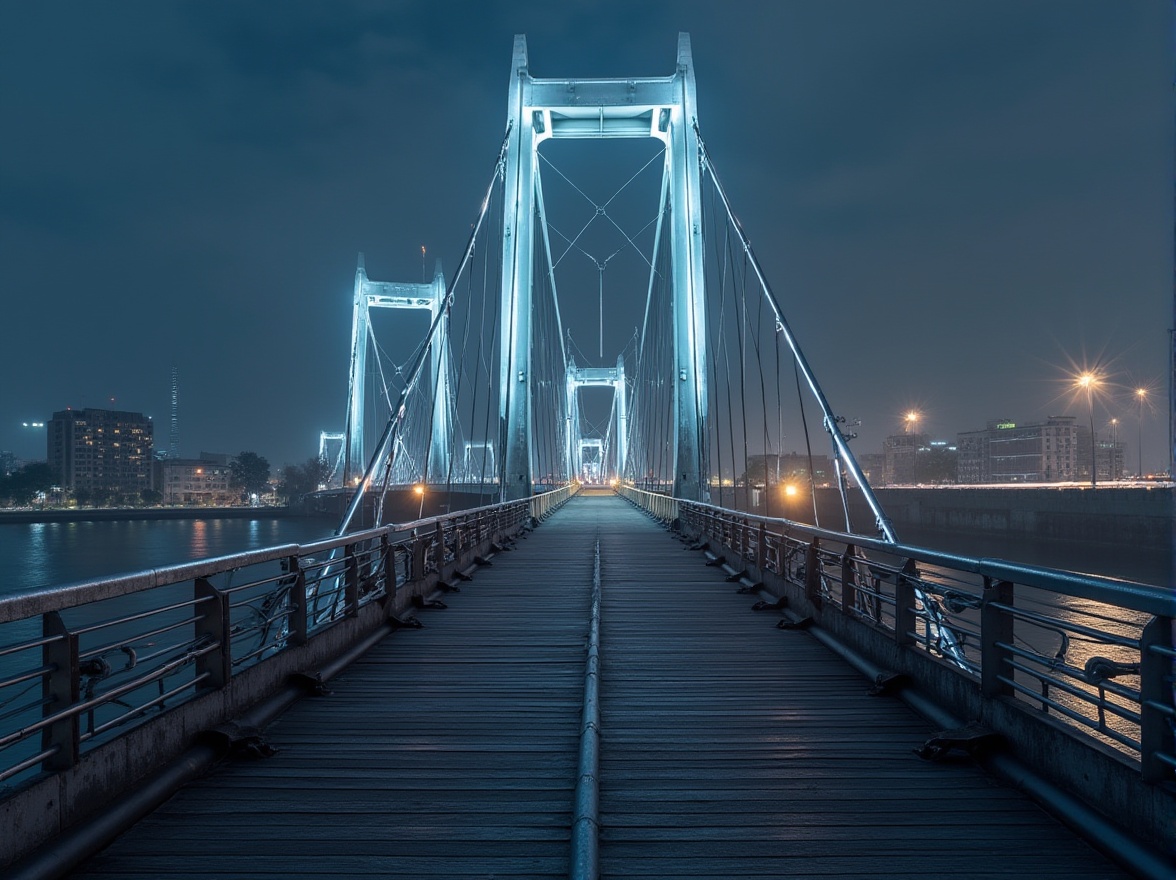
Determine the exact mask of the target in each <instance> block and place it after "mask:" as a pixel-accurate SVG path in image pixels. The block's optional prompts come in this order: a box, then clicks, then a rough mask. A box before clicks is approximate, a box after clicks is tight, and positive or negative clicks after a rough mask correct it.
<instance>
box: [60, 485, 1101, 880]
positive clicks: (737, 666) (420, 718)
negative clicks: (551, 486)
mask: <svg viewBox="0 0 1176 880" xmlns="http://www.w3.org/2000/svg"><path fill="white" fill-rule="evenodd" d="M597 538H599V540H600V546H601V557H602V593H603V597H604V601H603V611H602V639H601V651H602V658H603V662H602V681H601V703H602V730H603V747H602V758H601V768H600V770H601V783H600V788H601V826H602V831H601V857H602V867H603V876H605V877H624V876H641V877H665V878H677V877H682V878H687V877H688V878H694V877H713V878H737V877H846V878H848V877H864V876H874V877H877V876H893V877H952V878H953V880H965V878H993V877H1007V876H1031V877H1037V878H1053V877H1056V878H1063V877H1064V878H1072V877H1118V876H1122V875H1121V874H1120V873H1119V872H1118V871H1117V870H1116V869H1115V868H1114V867H1113V866H1111V865H1110V864H1109V863H1108V862H1107V861H1106V860H1105V859H1103V858H1102V857H1101V856H1100V855H1098V854H1097V853H1096V852H1095V851H1093V850H1092V849H1091V848H1090V847H1089V846H1087V845H1086V844H1085V843H1083V842H1082V841H1080V840H1078V839H1077V838H1075V837H1074V836H1073V835H1071V834H1070V833H1069V832H1068V831H1066V830H1065V829H1064V828H1062V827H1061V826H1060V825H1059V824H1058V823H1056V822H1055V821H1053V820H1052V819H1051V818H1049V817H1048V816H1047V815H1045V814H1044V813H1043V812H1042V811H1041V810H1040V809H1039V808H1038V807H1036V806H1035V805H1034V804H1032V803H1031V802H1029V801H1028V800H1026V799H1025V798H1023V797H1022V796H1021V795H1019V794H1018V793H1017V792H1015V791H1012V790H1011V789H1008V788H1005V787H1003V786H1001V785H1000V784H998V783H996V782H994V781H993V780H991V779H989V778H988V777H986V776H985V775H984V774H983V773H981V772H980V771H979V770H977V769H975V768H974V767H972V766H970V765H966V764H929V763H925V762H923V761H921V760H920V759H919V758H917V757H916V756H915V755H914V753H913V749H914V748H915V747H917V746H918V745H919V744H921V743H922V742H923V741H924V740H925V739H926V738H927V735H928V733H929V732H930V728H929V727H928V726H927V725H926V724H925V723H924V722H922V721H921V720H920V719H919V718H918V717H917V716H915V715H914V714H912V713H911V712H910V711H909V710H908V709H907V708H906V707H905V706H904V705H903V704H901V703H899V702H897V701H894V700H890V699H887V698H879V697H870V696H867V695H866V683H865V682H864V681H863V680H862V679H861V677H860V676H859V675H857V674H856V673H855V672H854V671H853V670H851V669H850V668H849V667H847V666H845V665H844V664H843V663H842V662H841V661H840V660H839V659H837V658H836V657H834V656H833V655H832V654H831V653H830V652H828V651H827V650H826V649H825V648H823V647H822V646H820V645H819V644H818V643H817V642H816V641H815V640H813V639H812V638H811V637H810V636H807V635H806V634H804V633H803V632H782V631H780V630H777V629H775V627H774V626H773V624H774V623H775V620H776V618H775V616H774V615H771V614H768V615H763V614H755V613H753V612H751V611H750V606H751V604H752V602H751V599H750V598H749V597H748V596H741V595H737V594H736V593H735V591H734V588H733V587H732V586H731V585H730V584H727V583H725V582H724V581H723V579H722V577H721V576H720V574H719V573H718V572H717V571H716V570H715V569H713V568H706V567H704V566H703V565H702V560H701V557H700V555H699V554H697V553H688V552H684V551H683V547H682V545H681V544H679V543H677V542H675V541H673V540H671V539H670V538H669V537H668V536H666V535H665V534H663V533H662V532H661V531H660V529H659V528H658V527H657V526H656V525H655V524H653V523H652V522H651V521H650V520H648V519H646V518H645V517H644V516H643V515H642V514H640V513H639V512H638V511H637V510H635V509H634V508H632V507H630V506H629V505H628V504H627V503H626V502H624V501H622V500H620V499H618V498H610V497H603V498H602V497H591V498H576V499H574V500H573V501H572V502H570V503H569V504H568V506H567V507H565V508H564V509H563V510H561V511H560V512H559V514H558V515H556V516H555V517H553V518H552V519H551V520H550V521H548V522H547V523H545V524H544V525H543V526H542V527H541V528H539V529H538V530H537V531H536V532H534V533H532V534H531V535H530V536H529V537H528V538H527V539H526V540H524V541H520V542H519V549H518V550H517V551H515V552H513V553H503V554H499V555H498V556H497V557H496V558H495V559H494V564H493V566H492V567H489V568H483V569H481V570H480V571H479V572H478V574H477V576H476V578H475V580H474V581H473V582H472V583H470V584H467V585H466V586H465V587H464V588H463V591H462V592H461V593H460V594H458V595H453V596H451V597H449V598H448V600H447V601H448V602H449V605H450V607H449V609H448V610H445V611H425V612H422V613H421V617H422V619H423V620H424V622H425V624H426V627H425V629H422V630H414V631H402V632H399V633H397V634H396V635H394V636H393V637H391V638H389V639H386V640H385V641H384V642H383V643H381V644H380V645H379V646H378V647H377V648H375V649H374V650H373V651H371V652H370V653H369V654H368V655H367V656H365V657H364V658H363V659H362V660H361V661H360V662H358V663H356V664H354V665H353V666H352V667H351V668H349V669H348V670H347V671H346V672H345V673H343V674H342V675H340V676H339V677H337V678H336V679H334V680H333V681H332V682H331V684H330V687H331V689H332V690H333V693H332V694H331V695H330V696H327V697H323V698H315V699H307V700H304V701H302V702H301V703H300V704H299V705H297V706H295V707H294V708H293V709H291V710H290V711H289V712H288V713H287V714H286V715H284V716H283V717H282V718H281V719H280V720H279V721H277V722H276V723H275V724H273V725H272V726H271V728H270V729H269V731H268V738H269V740H270V742H271V743H272V744H273V745H275V746H277V747H278V748H279V749H280V751H279V753H278V754H277V755H275V756H274V757H271V758H267V759H259V760H254V761H234V762H231V763H226V764H224V765H222V766H221V767H220V768H219V769H218V770H217V771H216V772H215V773H214V774H212V775H211V776H209V777H208V778H206V779H204V780H203V781H201V782H200V783H198V784H195V785H192V786H189V787H188V788H187V789H185V790H183V791H182V792H180V793H179V794H178V795H176V796H175V797H174V798H172V799H171V800H170V801H169V802H168V803H167V804H166V805H164V806H163V807H162V808H160V809H159V810H158V811H156V813H155V814H153V815H152V816H151V817H149V818H148V819H146V820H144V821H143V822H141V823H140V824H139V825H138V826H136V827H135V828H134V829H133V830H132V831H131V832H129V833H127V834H126V835H124V836H123V837H122V838H121V839H120V840H119V841H117V842H116V843H115V844H114V845H112V846H111V847H109V848H108V849H107V850H106V851H105V852H103V853H102V854H100V855H99V856H97V857H95V858H94V859H92V860H91V861H90V863H89V864H87V865H86V866H85V869H84V870H83V871H81V872H79V873H78V874H77V875H76V876H83V877H95V878H97V877H112V876H114V877H136V876H139V877H160V878H166V877H200V878H210V877H217V878H262V877H283V878H289V877H315V876H322V875H330V876H343V877H363V876H380V877H403V878H408V877H420V878H433V877H455V878H457V877H460V878H475V877H478V878H487V877H497V878H532V877H553V878H554V877H566V876H567V870H568V858H569V826H570V822H571V815H572V800H573V791H574V788H575V782H576V778H575V777H576V767H577V749H578V746H579V726H580V713H581V695H582V688H583V672H584V646H585V636H586V632H587V625H588V623H587V618H588V609H589V591H590V587H591V580H592V558H593V546H594V543H595V541H596V540H597Z"/></svg>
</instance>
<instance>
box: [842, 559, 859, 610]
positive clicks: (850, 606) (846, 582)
mask: <svg viewBox="0 0 1176 880" xmlns="http://www.w3.org/2000/svg"><path fill="white" fill-rule="evenodd" d="M856 553H857V551H856V550H855V549H854V546H853V544H846V545H845V552H844V553H842V554H841V611H842V613H843V614H849V613H850V612H852V611H853V610H854V608H856V607H857V601H856V598H855V595H854V593H855V590H854V575H853V560H854V556H855V555H856Z"/></svg>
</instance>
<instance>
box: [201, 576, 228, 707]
mask: <svg viewBox="0 0 1176 880" xmlns="http://www.w3.org/2000/svg"><path fill="white" fill-rule="evenodd" d="M193 598H194V599H195V600H196V601H197V602H198V603H199V605H198V606H197V607H198V608H199V609H200V615H199V617H197V618H196V641H197V642H199V641H202V640H205V639H207V640H209V641H211V642H212V643H213V644H215V645H216V648H215V649H213V650H212V651H209V652H207V653H203V654H201V655H200V656H199V657H197V658H196V674H197V675H205V674H207V675H208V679H207V680H206V683H205V684H203V685H201V686H202V687H204V688H223V687H224V686H225V685H227V684H228V683H229V679H230V678H232V675H233V648H232V642H231V638H232V637H231V635H230V632H231V624H230V622H229V602H228V599H227V597H226V596H225V594H224V593H222V592H221V591H220V590H218V589H217V588H216V587H214V586H213V585H212V581H210V580H208V578H202V577H198V578H196V582H195V585H194V587H193Z"/></svg>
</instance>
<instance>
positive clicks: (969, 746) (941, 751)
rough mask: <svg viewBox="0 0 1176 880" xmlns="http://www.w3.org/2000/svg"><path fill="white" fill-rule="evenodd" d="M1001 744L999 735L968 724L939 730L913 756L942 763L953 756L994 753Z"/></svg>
mask: <svg viewBox="0 0 1176 880" xmlns="http://www.w3.org/2000/svg"><path fill="white" fill-rule="evenodd" d="M1003 743H1004V740H1003V739H1002V738H1001V736H1000V734H997V733H993V732H992V731H991V730H989V729H988V728H987V727H981V726H980V725H979V724H968V725H966V726H964V727H958V728H956V729H954V730H941V731H940V732H939V733H937V734H935V735H934V736H932V737H931V738H930V739H929V740H927V741H926V742H925V743H923V745H922V746H920V747H919V748H917V749H915V754H916V755H918V756H919V757H920V758H923V759H924V760H926V761H942V760H944V759H945V758H948V757H951V756H952V755H953V754H955V755H960V754H963V755H966V756H968V757H971V758H975V757H979V756H981V755H985V754H990V753H991V752H994V751H996V750H997V749H999V748H1000V747H1001V746H1002V745H1003Z"/></svg>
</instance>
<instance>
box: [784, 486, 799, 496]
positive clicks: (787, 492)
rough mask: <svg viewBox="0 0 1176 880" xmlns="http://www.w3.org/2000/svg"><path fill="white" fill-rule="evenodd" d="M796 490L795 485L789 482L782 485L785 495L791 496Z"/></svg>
mask: <svg viewBox="0 0 1176 880" xmlns="http://www.w3.org/2000/svg"><path fill="white" fill-rule="evenodd" d="M796 491H797V490H796V487H795V486H793V485H792V484H791V483H789V484H788V485H786V486H785V487H784V494H785V495H787V496H789V497H791V496H793V495H795V494H796Z"/></svg>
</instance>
